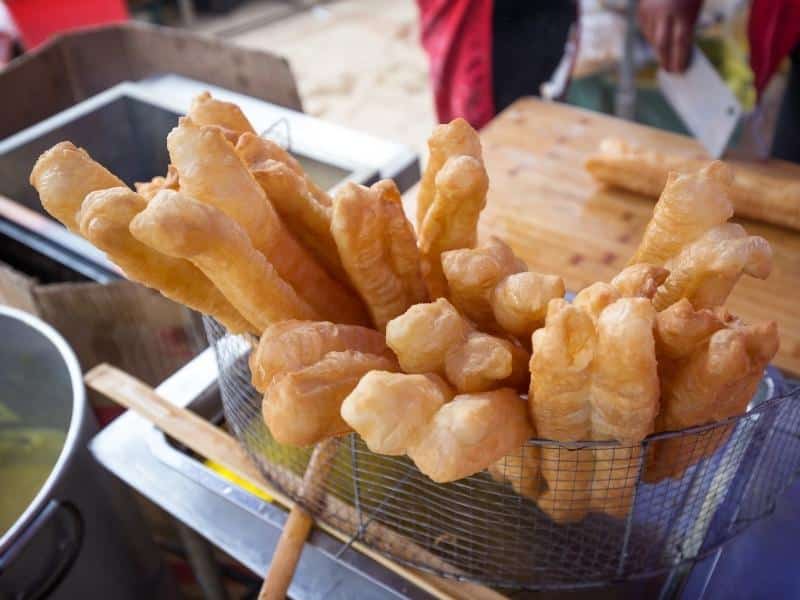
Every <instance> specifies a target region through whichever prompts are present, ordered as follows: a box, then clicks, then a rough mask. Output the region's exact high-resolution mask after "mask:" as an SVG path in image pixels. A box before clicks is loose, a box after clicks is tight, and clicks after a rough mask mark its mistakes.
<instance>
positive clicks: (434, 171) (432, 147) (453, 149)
mask: <svg viewBox="0 0 800 600" xmlns="http://www.w3.org/2000/svg"><path fill="white" fill-rule="evenodd" d="M451 156H471V157H473V158H476V159H478V160H480V161H482V158H481V142H480V139H479V138H478V134H477V133H476V132H475V130H474V129H473V128H472V127H471V126H470V124H469V123H467V122H466V121H465V120H464V119H462V118H460V117H459V118H457V119H454V120H452V121H450V123H447V124H444V125H439V126H438V127H436V129H434V130H433V133H432V134H431V137H430V138H428V164H427V165H425V172H424V173H423V174H422V181H421V182H420V185H419V192H418V193H417V231H420V230H421V229H422V223H423V221H425V216H426V215H427V214H428V209H429V208H430V207H431V204H433V199H434V196H435V195H436V183H435V182H436V176H437V175H438V174H439V171H440V170H441V168H442V167H443V166H444V163H445V162H447V159H448V158H450V157H451Z"/></svg>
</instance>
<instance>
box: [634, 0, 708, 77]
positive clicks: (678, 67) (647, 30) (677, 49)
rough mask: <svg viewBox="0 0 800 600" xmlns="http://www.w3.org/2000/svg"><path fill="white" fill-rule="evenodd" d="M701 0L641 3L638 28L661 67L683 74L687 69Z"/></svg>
mask: <svg viewBox="0 0 800 600" xmlns="http://www.w3.org/2000/svg"><path fill="white" fill-rule="evenodd" d="M702 4H703V2H702V0H641V1H640V2H639V15H638V16H639V27H640V28H641V30H642V33H643V34H644V36H645V38H647V41H648V42H650V44H651V45H652V46H653V49H654V50H655V52H656V54H657V55H658V60H659V62H660V63H661V66H662V67H663V68H664V69H665V70H667V71H669V72H671V73H682V72H683V71H685V70H686V68H687V67H688V66H689V55H690V53H691V49H692V37H693V34H694V24H695V22H696V21H697V16H698V14H699V13H700V7H701V6H702Z"/></svg>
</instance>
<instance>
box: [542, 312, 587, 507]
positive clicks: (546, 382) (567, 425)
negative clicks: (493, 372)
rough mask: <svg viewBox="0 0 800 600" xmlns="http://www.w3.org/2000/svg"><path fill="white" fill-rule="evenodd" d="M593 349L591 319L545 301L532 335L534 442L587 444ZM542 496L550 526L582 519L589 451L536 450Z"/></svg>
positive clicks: (550, 447)
mask: <svg viewBox="0 0 800 600" xmlns="http://www.w3.org/2000/svg"><path fill="white" fill-rule="evenodd" d="M596 343H597V340H596V335H595V330H594V324H593V323H592V319H591V317H590V316H589V315H588V314H587V313H586V312H585V311H584V310H581V309H580V308H578V307H575V306H572V305H570V304H569V303H568V302H567V301H566V300H563V299H554V300H551V301H550V304H549V306H548V310H547V319H546V321H545V326H544V328H542V329H538V330H537V331H536V332H534V334H533V356H532V358H531V388H530V393H529V395H528V402H529V405H530V411H531V416H532V417H533V423H534V427H535V428H536V433H537V435H538V436H539V437H542V438H545V439H550V440H558V441H561V442H570V441H573V442H574V441H582V440H589V439H591V437H592V427H591V407H590V395H591V377H592V376H591V367H592V360H593V358H594V354H595V345H596ZM541 461H542V462H541V473H542V477H543V478H544V480H545V482H546V483H547V490H546V491H545V492H544V493H543V494H542V495H541V497H540V498H539V506H540V507H541V509H542V510H543V511H545V512H546V513H547V514H548V515H549V516H550V517H551V518H552V519H553V520H554V521H556V522H558V523H567V522H572V521H578V520H580V519H582V518H583V517H584V516H585V515H586V513H587V512H588V510H589V504H590V502H591V491H592V479H593V477H594V452H593V451H592V450H566V449H564V448H556V447H552V446H544V447H542V448H541Z"/></svg>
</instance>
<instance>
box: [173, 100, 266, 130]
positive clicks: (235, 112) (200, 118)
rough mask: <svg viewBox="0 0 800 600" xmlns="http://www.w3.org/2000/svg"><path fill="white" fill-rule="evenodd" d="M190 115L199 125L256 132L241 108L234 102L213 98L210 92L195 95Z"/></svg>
mask: <svg viewBox="0 0 800 600" xmlns="http://www.w3.org/2000/svg"><path fill="white" fill-rule="evenodd" d="M188 116H189V118H190V119H191V120H192V121H194V122H195V123H197V124H198V125H215V126H217V127H221V128H224V129H227V130H229V131H232V132H236V133H237V134H241V133H246V132H249V133H255V129H253V126H252V125H251V124H250V121H248V120H247V117H245V116H244V113H243V112H242V109H241V108H239V107H238V106H237V105H236V104H234V103H233V102H224V101H222V100H217V99H216V98H212V96H211V94H210V93H209V92H202V93H200V94H198V95H197V96H195V97H194V99H193V100H192V105H191V107H190V108H189V115H188Z"/></svg>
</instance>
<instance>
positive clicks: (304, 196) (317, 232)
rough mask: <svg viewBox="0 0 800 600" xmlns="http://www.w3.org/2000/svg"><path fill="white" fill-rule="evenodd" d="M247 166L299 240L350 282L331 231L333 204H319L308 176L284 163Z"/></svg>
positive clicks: (329, 268)
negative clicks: (306, 179) (303, 175)
mask: <svg viewBox="0 0 800 600" xmlns="http://www.w3.org/2000/svg"><path fill="white" fill-rule="evenodd" d="M259 139H260V138H259ZM240 143H241V142H240ZM239 154H240V156H242V157H243V158H244V159H245V161H247V155H246V154H244V153H242V152H241V151H240V152H239ZM248 167H249V168H250V172H251V173H252V174H253V176H254V177H255V178H256V181H258V183H259V184H260V185H261V188H262V189H263V190H264V192H266V194H267V196H268V197H269V199H270V201H271V202H272V204H273V205H274V206H275V210H277V211H278V214H279V215H280V216H281V219H283V222H284V223H285V224H286V227H288V228H289V230H290V231H291V232H292V234H293V235H294V236H295V237H296V238H297V240H298V241H300V242H301V243H302V244H303V245H304V246H305V247H306V248H308V249H309V250H310V251H311V253H312V254H313V255H314V257H315V258H316V259H317V260H318V261H319V262H320V263H321V264H322V265H323V266H324V267H325V268H326V269H327V270H328V272H329V273H330V274H331V275H333V276H335V277H336V278H337V279H338V280H339V281H347V280H348V279H347V273H346V272H345V270H344V268H343V267H342V261H341V260H340V259H339V252H338V250H337V249H336V242H335V241H334V239H333V235H332V234H331V207H330V206H327V205H325V204H320V203H319V202H318V201H317V199H316V198H315V197H314V196H313V195H312V194H311V192H310V191H309V190H308V186H307V184H306V181H305V179H303V177H301V176H300V175H298V174H297V173H295V172H294V171H292V170H291V169H290V168H289V167H288V166H287V165H286V164H285V163H282V162H279V161H277V160H266V161H263V162H261V163H258V164H256V165H248Z"/></svg>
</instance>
